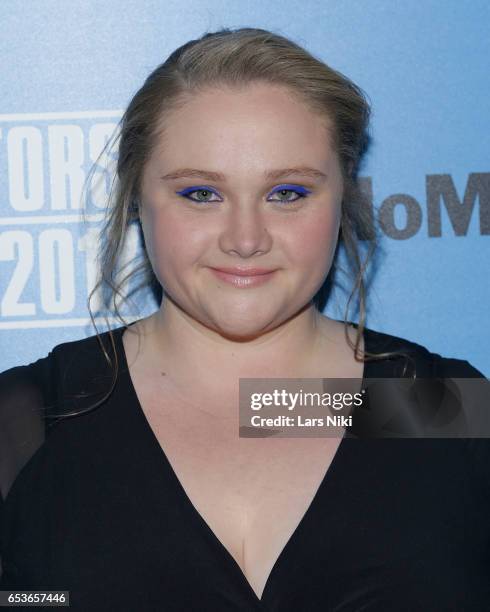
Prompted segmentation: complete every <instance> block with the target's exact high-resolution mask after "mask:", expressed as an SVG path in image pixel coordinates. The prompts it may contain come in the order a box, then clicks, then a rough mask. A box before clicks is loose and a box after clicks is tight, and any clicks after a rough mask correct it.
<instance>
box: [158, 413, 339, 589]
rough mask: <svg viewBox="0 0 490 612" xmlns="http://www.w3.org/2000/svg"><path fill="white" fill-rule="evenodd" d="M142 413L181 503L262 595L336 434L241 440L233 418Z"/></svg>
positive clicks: (318, 479)
mask: <svg viewBox="0 0 490 612" xmlns="http://www.w3.org/2000/svg"><path fill="white" fill-rule="evenodd" d="M148 405H149V404H147V406H148ZM146 418H147V420H148V422H149V424H150V426H151V428H152V430H153V433H154V435H155V437H156V439H157V441H158V443H159V445H160V447H161V448H162V449H163V451H164V454H165V457H166V459H167V461H168V462H169V465H170V467H171V470H172V472H173V474H174V476H175V478H176V481H177V480H178V484H177V486H178V487H179V488H181V489H182V493H183V495H184V496H185V498H186V501H187V502H188V504H189V505H191V506H192V507H193V508H194V509H195V510H196V511H197V512H198V513H199V515H200V517H201V520H202V521H204V523H206V525H207V527H209V528H210V529H211V531H212V532H213V534H214V536H215V537H216V538H217V539H218V540H219V541H220V542H221V544H222V545H223V546H224V548H225V549H226V551H227V552H228V553H229V554H230V555H231V556H232V557H233V559H234V560H235V562H236V563H237V564H238V566H239V567H240V569H241V571H242V572H243V574H244V576H245V577H246V579H247V581H248V582H249V583H250V585H251V586H252V588H253V589H254V591H255V593H256V594H257V595H258V596H260V594H261V593H262V591H263V589H264V586H265V584H266V582H267V578H268V576H269V574H270V572H271V570H272V568H273V566H274V565H275V563H276V561H277V559H278V557H279V556H280V554H281V551H282V550H283V549H284V548H285V546H286V544H287V542H288V541H289V540H290V538H291V536H292V535H293V533H294V532H295V530H296V529H297V528H298V525H299V524H300V523H301V522H302V520H303V517H304V516H305V514H306V513H307V511H308V509H309V507H310V506H311V504H312V502H313V500H314V498H315V495H316V493H317V491H318V488H319V487H320V485H321V483H322V481H323V480H324V478H325V475H326V474H327V472H328V471H329V469H330V467H331V464H332V462H333V461H334V457H335V454H336V452H337V449H338V447H339V444H340V442H341V438H340V437H338V438H324V439H311V438H309V439H290V438H289V439H287V438H282V439H275V440H271V439H254V438H239V437H238V424H237V423H235V424H233V420H232V421H230V422H229V423H228V424H227V425H225V426H223V425H220V426H217V425H216V423H214V422H213V421H212V420H211V425H210V424H209V421H208V420H206V419H205V418H204V417H202V415H201V417H196V416H195V415H194V417H193V418H186V417H183V416H182V415H181V416H180V418H179V419H178V420H177V421H175V422H174V423H173V424H172V425H169V420H168V419H167V418H165V417H163V416H161V415H159V414H158V413H156V412H155V413H153V412H152V411H151V409H150V410H147V414H146ZM206 423H207V424H206ZM217 428H218V429H217ZM203 527H204V525H203Z"/></svg>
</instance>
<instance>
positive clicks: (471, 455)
mask: <svg viewBox="0 0 490 612" xmlns="http://www.w3.org/2000/svg"><path fill="white" fill-rule="evenodd" d="M435 357H436V359H435V361H434V363H435V375H436V376H440V377H445V378H482V379H485V378H486V377H485V375H484V374H483V373H482V372H480V370H478V369H477V368H475V367H474V366H473V365H472V364H471V363H469V362H468V361H465V360H462V359H450V358H445V357H441V356H440V355H435ZM486 384H487V385H490V382H489V381H488V379H487V382H486ZM487 397H488V398H489V399H488V400H486V403H487V406H486V407H487V408H488V410H490V397H489V394H488V393H487V392H485V398H487ZM465 448H466V450H467V452H468V459H469V462H470V466H471V469H473V470H474V471H475V473H476V474H477V477H478V479H479V481H480V482H481V483H482V487H483V489H485V491H486V492H487V494H488V495H489V496H490V438H468V439H466V440H465Z"/></svg>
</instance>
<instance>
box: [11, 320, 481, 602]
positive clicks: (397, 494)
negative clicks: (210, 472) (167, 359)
mask: <svg viewBox="0 0 490 612" xmlns="http://www.w3.org/2000/svg"><path fill="white" fill-rule="evenodd" d="M124 330H125V327H119V328H117V329H116V330H113V331H114V338H115V349H116V356H117V359H118V363H119V376H118V378H117V380H116V381H115V384H114V387H113V389H112V392H111V393H110V394H108V391H109V389H110V387H111V384H112V382H113V381H112V378H111V370H110V369H109V368H108V366H107V362H106V360H105V359H104V357H103V354H102V351H101V346H100V344H99V342H98V340H97V337H96V336H91V337H89V338H86V339H82V340H77V341H74V342H67V343H63V344H60V345H58V346H56V347H55V348H54V349H53V350H52V351H51V352H50V353H49V355H48V356H47V357H44V358H42V359H39V360H38V361H36V362H34V363H32V364H29V365H25V366H19V367H15V368H11V369H10V370H7V371H5V372H3V373H1V374H0V491H1V494H2V496H1V497H0V558H1V561H2V565H3V574H2V577H1V578H0V590H30V591H41V590H43V591H45V590H64V591H66V590H68V591H70V609H71V610H73V611H77V612H92V611H93V612H99V611H100V612H113V611H114V612H115V611H117V612H125V611H128V612H150V611H152V612H153V611H155V612H156V611H157V610H158V611H165V612H174V611H185V612H193V611H208V610H209V611H210V612H222V611H223V612H224V611H230V612H231V611H242V612H245V611H250V612H252V611H267V612H272V611H277V612H303V611H304V612H309V611H311V612H316V611H322V612H361V611H362V612H368V611H373V612H384V611H386V612H405V611H406V612H416V611H417V612H418V611H421V610H423V611H424V612H426V611H430V612H445V611H454V612H462V611H465V612H483V611H484V610H490V444H489V443H490V440H487V439H482V438H480V439H472V440H471V439H377V440H376V439H366V440H364V439H357V438H351V437H344V438H343V440H342V442H341V444H340V446H339V448H338V451H337V453H336V455H335V457H334V459H333V461H332V463H331V465H330V467H329V469H328V470H327V472H326V474H325V476H324V478H323V480H322V482H321V484H320V486H319V488H318V490H317V491H316V494H315V496H314V498H313V500H312V502H311V504H310V505H309V507H308V508H307V509H306V512H305V514H304V515H303V517H302V519H301V521H300V522H299V524H298V526H297V528H296V530H295V531H294V533H293V534H292V536H291V538H290V539H289V541H288V542H287V544H286V545H285V547H284V549H283V550H282V552H281V554H280V555H279V557H278V559H277V561H276V563H275V564H274V566H273V568H272V571H271V573H270V575H269V577H268V580H267V583H266V585H265V588H264V591H263V594H262V597H261V598H260V599H259V598H258V597H257V595H256V594H255V593H254V591H253V589H252V588H251V586H250V584H249V583H248V581H247V580H246V578H245V576H244V574H243V573H242V571H241V569H240V567H239V565H238V564H237V563H236V561H235V560H234V559H233V557H232V556H231V554H230V553H228V551H227V550H226V548H225V547H224V546H223V545H222V543H221V542H220V541H219V539H218V538H217V537H216V536H215V534H214V533H213V531H212V530H211V528H210V527H209V526H208V525H207V523H206V522H205V521H204V519H203V518H202V516H201V515H200V514H199V512H198V511H197V510H196V508H195V507H194V506H193V504H192V502H191V500H190V499H189V497H188V496H187V494H186V492H185V490H184V488H183V487H182V485H181V483H180V482H179V480H178V478H177V476H176V474H175V472H174V471H173V469H172V466H171V465H170V463H169V461H168V459H167V457H166V456H165V453H164V451H163V450H162V448H161V446H160V444H159V442H158V440H157V438H156V436H155V435H154V433H153V431H152V429H151V427H150V425H149V423H148V421H147V419H146V416H145V414H144V412H143V410H142V408H141V406H140V404H139V402H138V399H137V397H136V393H135V390H134V387H133V385H132V382H131V377H130V375H129V371H128V364H127V361H126V357H125V352H124V347H123V343H122V333H123V332H124ZM364 338H365V346H366V349H367V350H368V351H372V352H375V353H378V352H382V351H383V352H384V351H402V352H405V353H408V354H410V355H411V357H412V358H413V360H414V361H413V363H415V366H416V373H417V376H418V377H444V376H447V377H461V378H463V377H484V376H483V374H482V373H481V372H479V371H478V370H476V369H475V368H474V367H473V366H471V365H470V364H469V363H468V362H467V361H463V360H459V359H450V358H444V357H441V356H440V355H438V354H436V353H431V352H430V351H428V350H427V349H426V348H425V347H423V346H421V345H419V344H416V343H414V342H410V341H408V340H406V339H403V338H398V337H396V336H391V335H389V334H382V333H380V332H377V331H374V330H370V329H366V330H365V332H364ZM101 340H102V343H103V345H104V347H105V348H106V350H107V352H108V354H109V355H112V356H114V355H113V353H112V345H111V343H110V338H109V334H108V333H107V332H106V333H104V334H102V335H101ZM403 365H404V360H403V358H391V359H385V360H383V361H381V362H368V363H366V364H365V368H364V379H367V378H378V377H398V376H402V374H401V372H402V369H403V368H402V366H403ZM407 375H410V373H409V374H407ZM96 401H99V402H100V405H99V406H98V407H97V408H95V409H93V410H91V411H89V412H86V413H85V414H83V415H81V416H77V417H72V418H65V419H62V420H56V419H53V418H50V419H48V420H46V419H44V420H43V418H42V415H43V414H45V413H46V412H47V413H48V414H51V415H56V414H61V413H67V412H70V411H72V410H75V409H80V408H82V407H87V406H90V405H92V404H94V403H95V402H96ZM291 495H294V491H291ZM216 503H217V504H219V503H220V501H219V500H216ZM39 609H40V608H39Z"/></svg>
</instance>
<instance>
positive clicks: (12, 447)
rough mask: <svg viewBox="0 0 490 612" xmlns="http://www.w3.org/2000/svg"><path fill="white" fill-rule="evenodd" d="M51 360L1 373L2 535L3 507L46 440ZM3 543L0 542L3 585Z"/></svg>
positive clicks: (0, 472) (0, 455)
mask: <svg viewBox="0 0 490 612" xmlns="http://www.w3.org/2000/svg"><path fill="white" fill-rule="evenodd" d="M49 372H50V359H49V356H48V357H44V358H41V359H39V360H38V361H36V362H34V363H31V364H29V365H23V366H16V367H14V368H11V369H9V370H5V371H4V372H1V373H0V533H3V520H2V516H3V505H4V502H5V500H6V499H7V496H8V494H9V491H10V490H11V488H12V485H13V484H14V482H15V480H16V478H17V476H18V475H19V473H20V472H21V471H22V469H23V468H24V466H25V465H26V464H27V463H28V462H29V460H30V459H31V458H32V457H33V455H34V454H35V453H36V451H37V450H38V449H39V448H40V447H41V446H42V444H43V443H44V440H45V437H46V427H45V422H46V421H45V418H44V414H45V407H46V405H47V401H46V400H47V399H48V398H49ZM1 561H2V540H1V539H0V584H1V571H2V570H1Z"/></svg>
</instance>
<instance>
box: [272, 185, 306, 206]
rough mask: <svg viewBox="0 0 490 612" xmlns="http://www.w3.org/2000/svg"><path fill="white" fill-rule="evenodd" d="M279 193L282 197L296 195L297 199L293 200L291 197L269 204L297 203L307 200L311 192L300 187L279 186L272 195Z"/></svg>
mask: <svg viewBox="0 0 490 612" xmlns="http://www.w3.org/2000/svg"><path fill="white" fill-rule="evenodd" d="M275 193H278V194H279V195H281V196H283V195H284V196H288V194H291V193H293V194H296V196H297V197H296V198H294V199H293V200H291V199H290V198H289V197H285V198H284V199H282V198H279V199H278V200H269V202H286V203H288V202H297V201H298V200H299V199H301V198H306V197H307V196H308V195H309V194H310V193H311V191H310V190H309V189H306V188H305V187H301V186H300V185H279V186H278V187H276V188H275V189H274V191H273V192H272V194H271V195H274V194H275Z"/></svg>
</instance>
